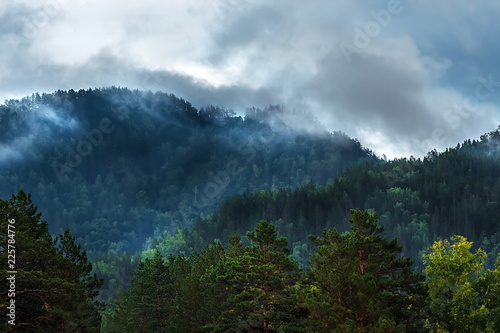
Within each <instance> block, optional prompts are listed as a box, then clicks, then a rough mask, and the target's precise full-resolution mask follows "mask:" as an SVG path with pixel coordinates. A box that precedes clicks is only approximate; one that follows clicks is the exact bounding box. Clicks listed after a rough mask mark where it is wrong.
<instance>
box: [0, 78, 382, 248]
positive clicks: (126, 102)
mask: <svg viewBox="0 0 500 333" xmlns="http://www.w3.org/2000/svg"><path fill="white" fill-rule="evenodd" d="M0 133H1V134H0V184H2V186H1V189H0V196H1V197H3V198H8V197H10V195H11V194H12V193H17V191H18V190H19V188H23V190H24V191H25V192H28V193H31V194H32V196H33V201H34V203H35V204H36V205H37V206H38V207H39V209H40V211H42V212H43V214H44V219H45V220H47V221H50V223H49V227H50V231H51V233H52V234H58V233H61V232H62V231H63V230H64V229H66V228H68V227H69V228H70V229H71V232H72V234H73V235H75V236H76V241H77V242H78V243H80V244H81V245H82V248H83V249H85V250H86V251H87V252H88V253H89V254H90V255H91V257H92V255H93V254H97V253H105V252H107V251H109V250H112V251H136V250H139V249H141V248H142V246H143V244H144V242H145V241H146V240H147V239H148V238H152V237H160V236H161V235H163V234H164V233H165V232H170V233H173V232H175V231H176V230H177V229H178V228H181V227H185V228H189V227H191V226H193V225H194V221H195V219H196V218H197V217H199V216H201V217H202V218H203V217H205V216H207V215H208V214H209V213H211V212H213V211H214V210H215V209H216V208H217V207H218V205H219V204H220V202H221V201H222V200H224V199H227V198H231V197H233V196H235V195H237V194H243V193H252V192H255V191H261V190H270V189H279V188H282V187H291V188H297V187H299V186H302V185H305V184H306V183H307V182H308V181H309V180H312V181H314V182H315V183H317V184H321V185H325V184H327V183H331V182H332V181H333V180H334V179H335V178H336V176H337V174H338V173H339V172H340V171H341V170H344V169H346V168H347V167H350V166H353V165H358V164H365V163H369V164H373V163H379V162H380V160H379V159H378V158H377V157H376V156H375V155H374V154H373V153H372V152H371V151H369V150H367V149H365V148H363V147H362V146H361V144H360V143H359V142H358V141H357V140H353V139H351V138H349V137H347V136H346V135H345V134H343V133H340V132H334V133H329V132H328V131H326V130H325V129H324V128H323V127H322V126H321V124H320V123H319V122H318V121H317V120H315V119H314V118H312V117H311V116H310V115H309V114H307V113H305V112H302V111H296V110H286V109H285V108H283V107H281V106H270V107H267V108H265V109H263V110H261V109H256V108H251V109H247V111H246V115H245V116H244V117H242V116H241V115H237V114H236V113H235V112H234V111H233V110H227V109H224V108H221V107H216V106H207V107H204V108H201V109H196V108H194V107H193V106H192V105H191V104H190V103H189V102H187V101H185V100H183V99H181V98H178V97H176V96H174V95H172V94H166V93H160V92H158V93H152V92H143V91H137V90H136V91H131V90H128V89H124V88H116V87H111V88H106V89H89V90H80V91H73V90H69V91H57V92H55V93H51V94H45V93H44V94H42V95H39V94H33V95H32V96H30V97H26V98H23V99H22V100H9V101H6V102H5V103H4V105H1V106H0Z"/></svg>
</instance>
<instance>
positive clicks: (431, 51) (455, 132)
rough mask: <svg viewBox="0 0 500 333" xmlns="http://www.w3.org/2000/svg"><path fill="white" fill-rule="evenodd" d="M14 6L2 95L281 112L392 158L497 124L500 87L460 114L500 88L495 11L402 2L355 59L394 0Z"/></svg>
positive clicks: (9, 12) (6, 27)
mask: <svg viewBox="0 0 500 333" xmlns="http://www.w3.org/2000/svg"><path fill="white" fill-rule="evenodd" d="M16 3H17V4H14V3H9V4H8V5H5V6H3V7H2V9H0V22H1V23H0V31H1V32H0V48H1V49H0V63H1V65H0V98H2V97H3V98H4V99H5V98H13V97H16V98H19V97H22V96H25V95H31V93H32V92H51V91H54V90H57V89H70V88H72V89H80V88H84V89H86V88H89V87H102V86H111V85H119V86H127V87H130V88H138V89H145V90H152V91H157V90H162V91H166V92H172V93H174V94H176V95H179V96H180V97H183V98H185V99H186V100H188V101H191V102H192V103H193V104H194V105H195V106H197V107H201V106H205V105H207V104H215V105H222V106H226V107H231V108H233V109H235V110H236V111H242V110H244V109H245V108H246V107H250V106H257V107H265V106H267V105H269V104H278V103H280V104H284V105H286V106H287V107H288V108H297V109H308V110H310V111H311V112H313V113H314V114H315V115H316V117H317V118H318V119H319V120H320V121H322V122H323V123H324V124H325V125H326V126H327V127H328V128H329V129H330V130H342V131H344V132H346V133H347V134H348V135H350V136H353V137H357V138H358V139H359V140H360V141H361V142H362V143H363V144H364V145H366V146H368V147H369V148H371V149H373V150H375V151H376V152H377V153H379V154H383V153H384V154H386V155H387V156H388V157H390V158H393V157H399V156H409V155H410V154H413V155H415V156H423V155H424V154H425V153H426V152H427V151H429V150H431V149H433V148H437V149H438V150H442V149H444V148H445V147H448V146H454V145H455V144H456V143H457V142H461V141H463V140H465V139H468V138H477V137H479V136H480V135H481V134H482V133H484V132H488V131H490V130H493V129H495V128H496V127H497V124H498V121H499V119H498V118H499V103H500V93H498V91H497V90H499V89H500V87H496V86H495V87H494V89H495V90H494V91H493V92H491V94H490V96H489V97H488V98H487V99H482V100H478V101H479V104H480V106H479V108H478V109H480V110H481V111H480V112H479V111H477V110H476V111H475V112H469V111H467V110H466V111H464V109H463V108H457V107H456V106H455V105H459V106H460V105H461V106H463V105H464V101H467V98H469V97H471V96H472V97H474V96H475V93H476V88H477V85H478V84H479V82H480V81H479V78H481V77H482V78H487V77H488V76H489V75H490V74H491V75H492V77H493V81H494V82H497V81H500V72H499V70H498V66H497V65H496V59H498V52H499V50H498V49H497V48H496V47H495V45H498V44H499V43H498V42H499V40H498V39H499V38H500V37H499V36H498V35H497V34H494V33H492V31H496V30H498V28H499V26H498V25H499V23H498V20H497V19H496V17H498V14H499V11H500V6H499V5H498V4H494V3H488V4H485V3H481V5H479V4H476V3H471V2H467V1H465V0H463V1H462V0H461V1H455V2H453V5H452V6H450V4H449V3H441V2H440V3H436V2H431V1H400V2H399V6H400V7H398V8H401V11H399V12H398V13H397V14H394V13H393V14H392V15H391V17H390V20H389V21H388V22H385V23H387V24H385V23H384V22H382V23H384V24H381V23H378V24H379V29H378V31H377V30H372V31H371V37H370V36H368V37H370V38H369V39H370V41H369V43H368V44H367V45H366V46H363V47H362V48H359V49H358V50H357V51H356V52H354V53H353V54H352V56H351V62H348V61H346V57H345V55H344V54H343V52H342V49H341V48H340V45H342V44H341V43H347V44H350V45H355V44H356V43H355V42H356V39H355V38H356V36H357V33H358V31H360V29H361V31H364V33H365V34H366V33H367V30H366V29H367V27H368V29H369V28H370V27H371V28H374V27H375V28H376V25H374V24H377V23H376V22H378V21H377V18H376V17H375V16H374V14H373V13H381V11H387V10H389V6H390V3H391V2H389V1H387V2H380V1H366V2H362V3H353V2H351V1H346V0H342V1H335V2H331V1H320V0H315V1H310V2H307V3H306V2H303V1H298V0H294V1H285V0H280V1H274V2H266V1H263V0H245V1H236V0H219V1H208V2H201V1H194V0H190V1H169V2H160V1H154V0H144V1H141V2H120V1H117V0H109V1H105V2H104V1H97V0H79V1H67V0H50V1H46V2H35V1H23V2H16ZM379 19H380V18H379ZM422 22H426V23H425V24H422ZM368 32H370V31H368ZM358 38H359V36H358ZM358 42H359V40H358ZM358 44H359V43H358ZM344 45H345V44H344ZM358 46H359V45H358Z"/></svg>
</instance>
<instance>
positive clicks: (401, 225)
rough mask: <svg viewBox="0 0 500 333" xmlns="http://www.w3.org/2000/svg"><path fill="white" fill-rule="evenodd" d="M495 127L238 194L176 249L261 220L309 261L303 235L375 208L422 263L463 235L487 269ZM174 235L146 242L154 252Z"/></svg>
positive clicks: (495, 211) (495, 185)
mask: <svg viewBox="0 0 500 333" xmlns="http://www.w3.org/2000/svg"><path fill="white" fill-rule="evenodd" d="M499 133H500V131H495V132H492V133H490V134H488V135H485V136H483V137H482V139H481V141H478V142H476V141H474V142H472V143H471V142H465V143H464V144H463V145H461V146H457V147H456V148H453V149H448V150H447V151H445V152H443V153H436V152H431V153H429V154H428V156H427V157H425V158H424V159H423V160H420V159H399V160H393V161H389V162H386V163H379V164H376V165H373V164H365V165H361V166H355V167H351V168H349V169H347V170H345V171H343V172H341V173H340V175H339V177H338V178H336V179H335V180H334V181H333V182H332V183H331V184H328V185H327V186H317V185H316V184H314V183H313V182H310V183H308V184H307V185H305V186H303V187H300V188H298V189H295V190H293V189H290V188H282V189H278V190H267V191H259V192H254V193H251V194H242V195H237V196H236V197H234V198H232V199H230V200H226V201H224V202H223V203H222V205H221V207H220V208H219V209H218V210H217V211H216V212H214V213H213V214H212V215H210V216H208V217H207V218H205V219H199V220H198V221H197V223H196V224H195V227H194V228H193V229H184V230H183V231H182V232H178V237H177V238H176V239H177V240H180V241H181V242H180V243H181V244H182V246H180V244H179V242H178V243H177V249H179V248H180V249H181V250H184V251H190V249H192V248H198V249H199V248H201V247H203V246H204V245H205V244H206V243H207V242H210V241H211V240H212V239H214V238H218V239H220V240H221V241H224V240H225V239H226V237H227V236H229V235H230V234H231V233H232V232H234V231H236V232H237V233H239V234H242V233H243V232H244V231H245V230H246V229H247V228H248V227H253V226H254V225H255V221H258V220H261V219H265V220H268V221H272V222H273V223H274V224H275V225H276V229H277V230H278V232H279V233H280V234H282V235H284V236H286V237H287V239H288V240H289V242H290V244H291V249H292V250H293V254H294V257H295V259H296V260H298V261H299V262H300V263H301V265H302V266H304V265H306V264H307V260H308V255H309V254H310V253H312V252H311V251H312V245H311V244H309V243H307V241H306V239H307V236H308V235H309V234H312V235H320V234H321V233H322V231H323V230H324V229H331V228H333V227H335V228H337V229H338V230H339V231H340V232H343V231H346V230H348V228H349V223H348V219H349V212H350V209H353V208H356V207H360V208H362V209H371V210H375V211H377V212H379V218H380V223H381V224H382V225H383V226H384V228H385V231H384V233H383V235H385V236H388V237H390V238H392V237H397V239H398V241H399V242H400V244H401V245H402V246H403V253H404V254H405V255H406V256H409V257H411V258H412V260H413V261H415V265H416V268H417V269H419V270H421V269H422V259H421V255H422V253H423V251H424V250H425V248H427V247H429V246H430V245H431V244H432V243H433V242H434V241H436V240H437V239H438V238H439V237H441V238H447V237H451V236H453V235H455V234H461V235H464V236H466V237H467V238H468V239H470V240H471V241H473V242H474V243H475V244H476V246H480V247H481V248H482V249H483V250H484V251H486V252H487V253H488V254H489V257H488V258H489V259H488V260H487V262H486V267H488V268H492V267H493V266H494V264H495V257H496V254H497V253H498V252H500V223H499V222H498V218H497V217H498V216H500V178H499V176H500V158H499V157H498V156H500V155H499V154H498V152H497V151H495V150H491V149H490V148H488V147H496V143H497V142H498V141H499V138H500V134H499ZM172 237H173V236H171V235H167V236H166V237H164V238H163V239H160V240H158V241H157V242H155V243H153V244H152V248H157V249H159V250H160V251H162V250H163V249H172V248H170V247H169V246H168V245H169V244H171V242H170V240H171V239H172Z"/></svg>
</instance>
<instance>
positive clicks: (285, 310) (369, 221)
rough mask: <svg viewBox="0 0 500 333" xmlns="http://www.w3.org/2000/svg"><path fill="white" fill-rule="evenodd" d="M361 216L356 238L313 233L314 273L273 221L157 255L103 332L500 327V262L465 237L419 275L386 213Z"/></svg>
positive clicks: (356, 218) (439, 250)
mask: <svg viewBox="0 0 500 333" xmlns="http://www.w3.org/2000/svg"><path fill="white" fill-rule="evenodd" d="M351 213H352V219H351V220H350V221H349V223H350V226H351V231H350V232H346V233H342V234H340V233H338V231H337V230H335V229H333V230H325V231H324V232H323V235H322V236H321V237H314V236H311V241H312V243H313V244H314V252H315V253H314V254H313V255H312V256H311V265H310V267H308V269H307V270H306V271H305V272H304V271H302V272H301V271H300V270H299V269H298V264H297V262H295V261H294V260H293V258H291V257H290V256H288V252H289V251H288V249H287V247H286V245H287V239H286V238H284V237H278V235H277V233H276V230H275V227H274V225H272V224H269V223H267V222H265V221H260V222H259V223H258V224H257V226H256V227H255V229H254V231H252V232H247V234H246V237H244V238H242V237H239V236H237V235H236V234H233V235H232V236H231V237H229V246H227V247H223V246H222V245H221V244H220V242H218V241H215V242H213V243H212V244H210V245H207V246H206V247H205V248H204V249H203V251H202V252H201V254H199V253H198V252H197V251H193V252H192V253H191V254H190V256H189V258H186V257H185V256H184V255H177V256H172V255H170V256H169V257H168V258H167V259H165V258H164V257H162V256H161V255H160V253H159V252H158V251H156V252H155V253H154V257H153V259H149V258H146V259H144V260H143V261H141V263H140V264H139V268H138V269H137V270H136V271H135V272H134V274H133V276H132V284H131V287H130V289H128V290H122V291H121V292H120V293H119V295H118V296H117V297H116V298H115V301H114V303H113V309H112V310H109V311H108V312H107V313H106V315H105V321H104V323H103V327H102V331H103V332H125V331H126V332H426V331H430V332H469V331H470V332H478V331H481V332H495V331H498V328H499V326H498V325H500V320H499V318H500V317H499V316H498V314H499V311H500V305H499V304H500V303H499V302H498V300H499V298H500V288H499V284H498V281H499V280H498V278H499V277H500V276H499V274H500V260H499V261H498V262H497V264H496V268H495V270H487V271H486V272H484V271H482V265H483V263H484V258H485V255H484V252H482V250H478V251H477V253H476V254H473V253H471V252H470V251H469V250H470V246H471V243H470V242H467V241H466V239H465V238H464V237H456V238H454V239H453V241H454V242H455V243H454V244H453V245H451V246H450V244H449V242H448V241H447V240H444V241H443V240H442V241H438V242H436V243H435V244H434V245H433V246H432V247H431V248H430V249H429V251H428V252H427V254H426V255H425V258H426V264H427V267H426V269H425V273H426V276H424V275H422V274H420V273H414V272H413V271H412V263H411V261H410V260H409V258H405V257H401V255H400V254H401V247H400V246H398V244H397V242H396V239H393V240H391V241H388V240H387V239H386V238H383V237H381V236H380V234H381V232H382V228H381V227H380V226H379V225H378V221H377V214H376V213H369V212H367V211H364V212H362V211H360V210H352V211H351ZM471 273H472V274H471Z"/></svg>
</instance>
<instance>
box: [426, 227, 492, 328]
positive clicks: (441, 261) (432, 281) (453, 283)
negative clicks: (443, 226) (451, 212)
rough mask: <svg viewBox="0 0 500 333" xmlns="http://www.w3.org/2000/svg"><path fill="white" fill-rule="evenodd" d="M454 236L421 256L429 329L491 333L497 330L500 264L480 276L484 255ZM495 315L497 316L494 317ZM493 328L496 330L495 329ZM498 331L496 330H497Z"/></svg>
mask: <svg viewBox="0 0 500 333" xmlns="http://www.w3.org/2000/svg"><path fill="white" fill-rule="evenodd" d="M471 247H472V242H468V241H467V239H466V238H465V237H463V236H454V237H452V238H451V242H450V241H448V240H446V239H445V240H439V241H437V242H435V243H434V244H433V245H432V246H431V247H430V249H429V251H428V253H426V254H424V256H423V257H424V263H425V264H426V265H427V267H426V268H425V269H424V272H425V274H426V276H427V285H428V286H429V298H430V304H429V311H430V320H429V327H430V329H431V330H432V331H433V332H479V331H480V332H494V331H495V330H494V327H496V328H497V329H498V324H499V323H498V314H499V312H498V311H499V305H498V304H499V303H498V301H499V300H500V294H499V286H498V285H499V282H498V281H500V280H499V279H498V278H499V277H500V275H499V263H498V261H497V266H496V269H495V270H494V271H487V272H486V273H484V274H483V275H482V276H481V271H482V269H483V265H484V261H485V259H486V253H485V252H484V251H483V250H481V249H478V250H476V252H475V253H472V252H471V251H470V249H471ZM495 315H496V316H495ZM495 325H496V326H495ZM497 331H498V330H497Z"/></svg>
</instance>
